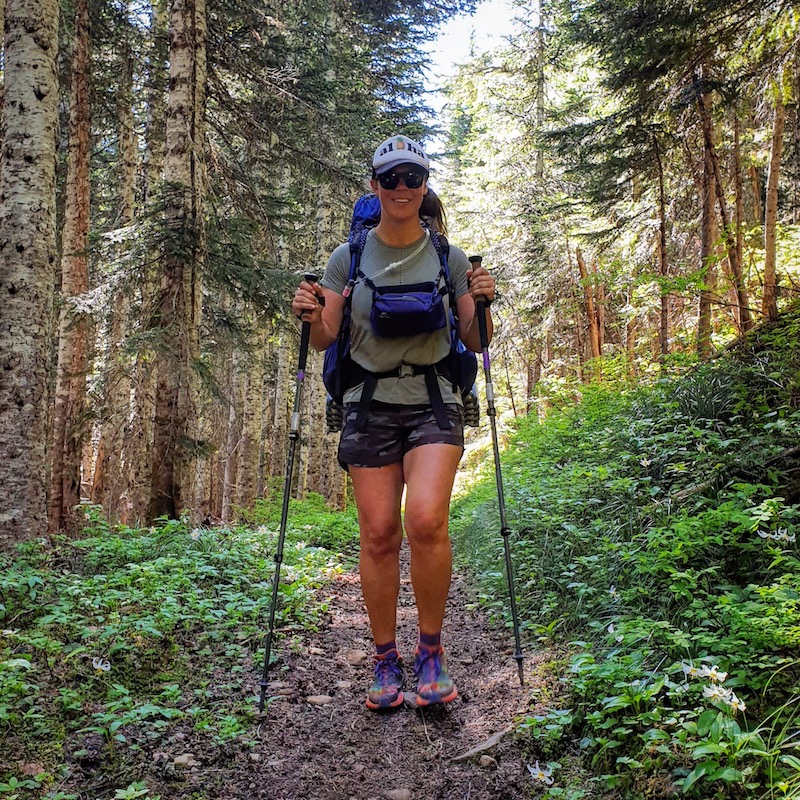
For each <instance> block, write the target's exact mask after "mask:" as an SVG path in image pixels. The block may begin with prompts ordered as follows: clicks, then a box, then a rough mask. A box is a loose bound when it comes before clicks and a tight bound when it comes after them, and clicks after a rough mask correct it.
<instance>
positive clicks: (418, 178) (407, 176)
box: [378, 169, 428, 189]
mask: <svg viewBox="0 0 800 800" xmlns="http://www.w3.org/2000/svg"><path fill="white" fill-rule="evenodd" d="M427 177H428V173H427V172H424V171H421V170H417V169H403V170H392V171H391V172H384V173H383V175H378V183H380V185H381V186H382V187H383V188H384V189H396V188H397V185H398V184H399V183H400V181H401V180H402V181H403V183H405V185H406V186H407V187H408V188H409V189H419V187H420V186H422V184H423V183H424V182H425V178H427Z"/></svg>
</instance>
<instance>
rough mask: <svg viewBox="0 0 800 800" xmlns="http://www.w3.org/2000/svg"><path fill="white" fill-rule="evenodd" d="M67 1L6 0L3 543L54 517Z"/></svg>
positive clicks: (0, 288) (0, 341) (0, 315)
mask: <svg viewBox="0 0 800 800" xmlns="http://www.w3.org/2000/svg"><path fill="white" fill-rule="evenodd" d="M58 16H59V8H58V3H57V2H56V0H7V2H6V4H5V42H4V68H5V69H4V105H3V128H4V137H3V152H2V163H0V198H1V199H2V202H0V295H2V298H3V302H2V306H1V307H0V485H2V487H3V491H2V492H0V497H1V498H2V499H0V547H4V548H8V547H10V546H11V545H13V544H14V543H15V542H18V541H22V540H24V539H29V538H32V537H34V536H41V535H42V534H43V533H44V532H45V529H46V525H47V506H46V485H47V478H46V476H47V464H46V461H45V452H46V441H47V439H48V436H47V405H46V402H47V397H48V390H47V374H48V363H49V348H50V332H51V314H50V308H51V299H52V280H53V270H54V265H55V260H56V231H55V228H56V216H55V215H56V209H55V196H56V186H55V150H56V125H57V108H58V82H57V77H56V55H57V47H58V41H57V30H58Z"/></svg>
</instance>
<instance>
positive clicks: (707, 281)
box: [697, 147, 717, 361]
mask: <svg viewBox="0 0 800 800" xmlns="http://www.w3.org/2000/svg"><path fill="white" fill-rule="evenodd" d="M703 153H704V158H703V164H704V170H703V182H702V185H701V187H700V195H701V197H700V206H701V209H702V222H701V227H700V270H701V274H702V275H703V288H702V289H701V290H700V300H699V307H698V311H697V355H698V356H699V357H700V359H701V360H703V361H705V360H707V359H708V358H710V357H711V351H712V347H711V308H712V302H713V299H714V295H715V285H716V280H715V276H716V248H715V246H714V245H715V242H716V239H717V225H716V216H715V214H716V212H715V211H714V208H715V206H716V196H715V195H716V184H715V182H714V165H713V163H712V161H711V153H710V152H709V151H708V148H707V147H704V149H703Z"/></svg>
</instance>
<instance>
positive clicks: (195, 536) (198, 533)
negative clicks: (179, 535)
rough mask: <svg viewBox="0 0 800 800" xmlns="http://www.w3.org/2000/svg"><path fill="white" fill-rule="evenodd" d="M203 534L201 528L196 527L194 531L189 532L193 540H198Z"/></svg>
mask: <svg viewBox="0 0 800 800" xmlns="http://www.w3.org/2000/svg"><path fill="white" fill-rule="evenodd" d="M202 535H203V531H202V530H201V529H200V528H194V529H193V530H192V532H191V533H190V534H189V536H190V537H191V539H192V541H193V542H196V541H198V540H199V539H200V537H201V536H202Z"/></svg>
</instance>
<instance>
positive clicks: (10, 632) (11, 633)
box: [3, 628, 19, 636]
mask: <svg viewBox="0 0 800 800" xmlns="http://www.w3.org/2000/svg"><path fill="white" fill-rule="evenodd" d="M17 633H19V628H16V629H12V628H6V629H5V630H4V631H3V636H14V635H15V634H17Z"/></svg>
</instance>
